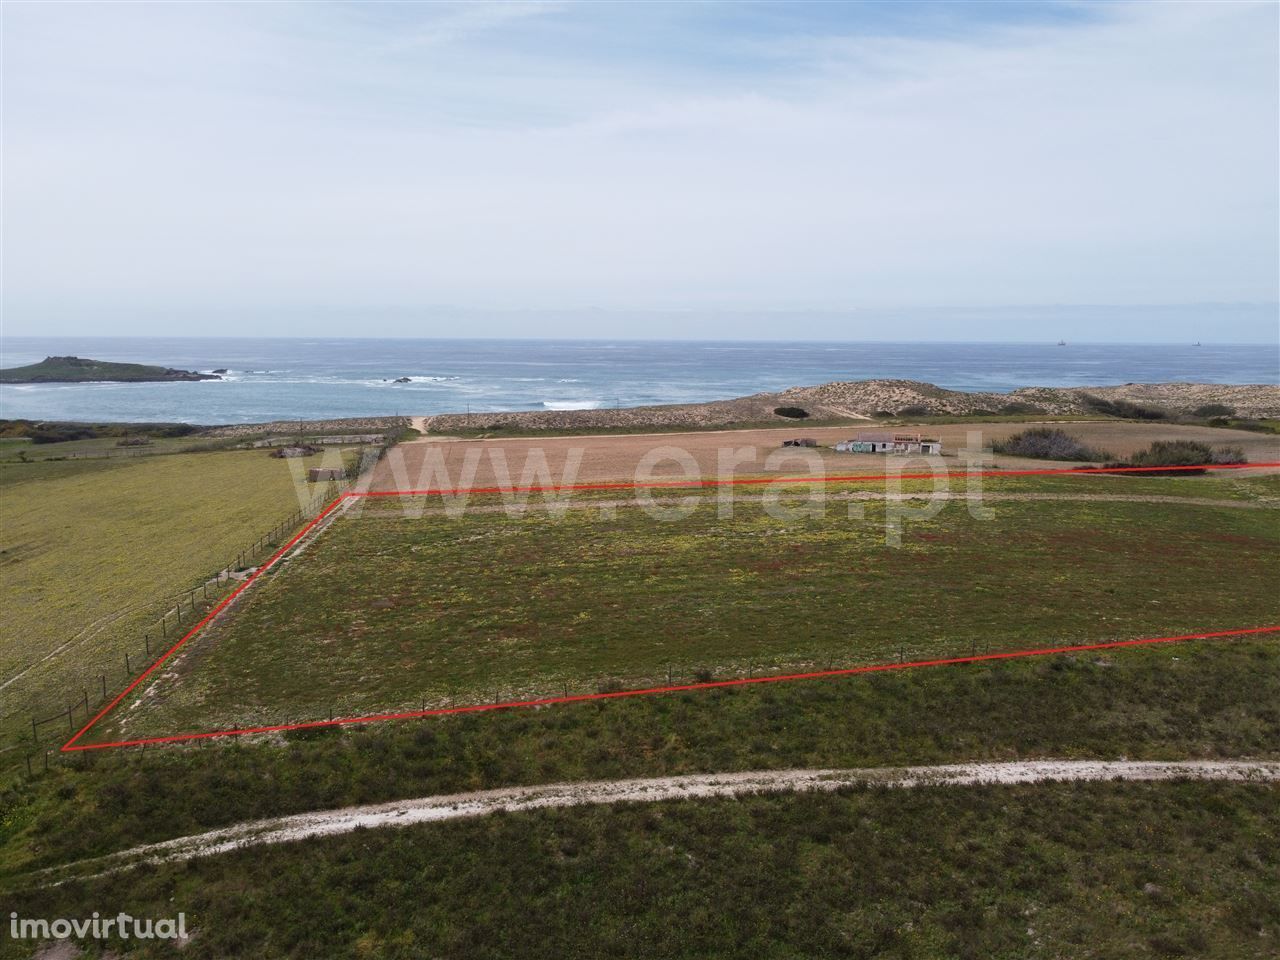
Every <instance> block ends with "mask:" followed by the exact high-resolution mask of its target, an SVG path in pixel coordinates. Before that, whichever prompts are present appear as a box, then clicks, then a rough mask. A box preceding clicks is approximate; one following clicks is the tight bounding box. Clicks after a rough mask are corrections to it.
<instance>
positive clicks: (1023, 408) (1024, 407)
mask: <svg viewBox="0 0 1280 960" xmlns="http://www.w3.org/2000/svg"><path fill="white" fill-rule="evenodd" d="M1000 412H1001V413H1003V414H1007V415H1015V416H1016V415H1017V414H1022V413H1044V408H1043V407H1037V406H1036V405H1035V404H1034V403H1023V402H1021V401H1020V400H1015V401H1014V402H1013V403H1006V404H1005V405H1004V406H1003V407H1001V408H1000Z"/></svg>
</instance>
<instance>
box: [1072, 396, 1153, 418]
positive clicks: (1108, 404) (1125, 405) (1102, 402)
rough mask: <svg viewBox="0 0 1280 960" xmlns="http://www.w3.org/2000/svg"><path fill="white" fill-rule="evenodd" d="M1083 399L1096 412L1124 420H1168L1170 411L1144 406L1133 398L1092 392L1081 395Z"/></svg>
mask: <svg viewBox="0 0 1280 960" xmlns="http://www.w3.org/2000/svg"><path fill="white" fill-rule="evenodd" d="M1080 399H1081V401H1082V402H1083V403H1084V405H1085V406H1086V407H1088V408H1089V409H1090V410H1091V411H1092V412H1094V413H1101V414H1104V415H1105V416H1108V417H1120V418H1121V419H1122V420H1167V419H1168V417H1169V412H1168V411H1167V410H1161V409H1160V408H1159V407H1144V406H1142V405H1141V404H1137V403H1134V402H1133V401H1132V400H1107V399H1105V398H1103V397H1097V396H1094V395H1093V394H1091V393H1086V394H1083V395H1081V397H1080Z"/></svg>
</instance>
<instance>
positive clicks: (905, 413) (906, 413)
mask: <svg viewBox="0 0 1280 960" xmlns="http://www.w3.org/2000/svg"><path fill="white" fill-rule="evenodd" d="M932 414H933V411H932V410H930V409H929V408H928V407H925V406H920V405H918V404H917V405H915V406H910V407H903V408H902V409H901V410H899V411H898V416H900V417H928V416H931V415H932Z"/></svg>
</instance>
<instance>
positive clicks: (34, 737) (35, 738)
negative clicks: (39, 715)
mask: <svg viewBox="0 0 1280 960" xmlns="http://www.w3.org/2000/svg"><path fill="white" fill-rule="evenodd" d="M31 739H32V741H33V742H34V743H35V744H36V746H39V745H40V737H39V736H38V735H37V734H36V718H35V716H32V717H31Z"/></svg>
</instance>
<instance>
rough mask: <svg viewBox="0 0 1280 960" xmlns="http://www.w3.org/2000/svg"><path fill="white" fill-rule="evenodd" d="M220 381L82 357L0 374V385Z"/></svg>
mask: <svg viewBox="0 0 1280 960" xmlns="http://www.w3.org/2000/svg"><path fill="white" fill-rule="evenodd" d="M221 379H222V378H221V377H219V376H218V375H216V374H212V373H196V372H194V371H192V370H175V369H173V368H172V367H152V366H148V365H147V364H144V363H108V362H106V361H104V360H87V359H84V358H83V357H45V358H44V359H43V360H41V361H40V362H39V363H32V364H28V365H27V366H25V367H10V368H9V369H7V370H0V383H169V382H171V381H179V380H221Z"/></svg>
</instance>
